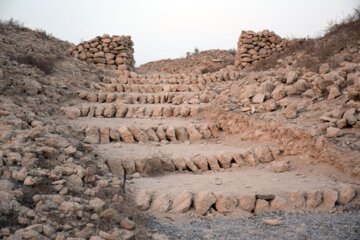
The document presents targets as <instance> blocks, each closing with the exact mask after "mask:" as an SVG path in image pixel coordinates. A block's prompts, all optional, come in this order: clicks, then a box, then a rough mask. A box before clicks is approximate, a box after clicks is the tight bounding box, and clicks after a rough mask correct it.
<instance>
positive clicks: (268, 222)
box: [263, 219, 282, 226]
mask: <svg viewBox="0 0 360 240" xmlns="http://www.w3.org/2000/svg"><path fill="white" fill-rule="evenodd" d="M263 223H264V224H266V225H270V226H279V225H281V224H282V221H281V220H280V219H264V220H263Z"/></svg>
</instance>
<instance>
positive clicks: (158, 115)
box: [65, 71, 357, 215]
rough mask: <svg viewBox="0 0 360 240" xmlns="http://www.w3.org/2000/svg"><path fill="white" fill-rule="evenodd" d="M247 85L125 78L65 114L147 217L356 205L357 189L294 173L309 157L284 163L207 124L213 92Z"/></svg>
mask: <svg viewBox="0 0 360 240" xmlns="http://www.w3.org/2000/svg"><path fill="white" fill-rule="evenodd" d="M240 78H241V76H240V75H239V74H237V73H236V72H229V71H221V72H218V73H215V74H203V75H180V74H176V75H160V74H154V75H136V74H134V73H126V74H124V75H120V76H118V77H117V78H103V79H102V82H101V83H96V84H94V85H93V87H92V90H90V89H89V90H86V91H85V90H84V91H80V92H78V95H79V98H80V99H81V100H80V103H79V104H77V105H75V106H72V107H71V111H70V110H69V111H66V110H65V113H67V115H68V117H69V119H71V120H70V123H71V124H72V125H73V126H75V128H76V129H78V131H79V132H80V133H81V134H82V135H83V137H84V138H83V141H84V143H87V144H91V146H93V148H94V149H95V151H97V153H98V154H99V155H101V156H102V157H103V158H105V159H106V160H107V164H108V167H109V168H110V170H111V171H112V172H113V173H114V174H116V175H118V176H120V177H123V176H124V175H126V176H127V177H126V179H127V182H126V185H127V190H128V191H129V192H131V193H132V194H133V196H134V199H135V201H136V205H137V207H138V209H140V210H143V211H149V212H150V213H159V214H165V213H169V214H183V213H185V212H196V214H199V215H205V214H209V213H211V212H213V211H216V212H219V213H232V212H237V211H245V212H250V213H260V212H262V211H272V210H282V211H303V210H305V209H311V210H319V211H322V210H329V209H333V208H334V206H336V205H339V204H341V205H344V204H348V203H349V202H351V201H352V200H353V199H354V198H356V191H357V189H356V187H355V186H354V185H352V184H345V183H342V182H341V181H338V180H336V179H334V178H332V177H331V176H330V175H327V174H323V173H320V172H317V171H313V170H311V166H310V167H309V166H307V167H304V166H301V167H299V168H298V167H295V165H296V164H297V163H298V162H304V159H301V158H302V157H303V156H287V155H284V153H283V151H282V148H281V146H278V145H276V143H275V142H274V141H271V140H267V141H257V142H254V141H246V140H245V141H244V140H239V139H236V136H235V137H232V138H229V135H228V133H227V132H225V131H224V130H223V129H222V126H221V124H220V123H219V122H218V121H217V120H215V121H214V120H212V121H211V120H208V119H207V118H205V117H204V116H206V114H207V109H208V108H210V107H211V102H212V101H213V100H214V99H215V98H216V97H217V93H216V92H215V91H214V90H213V89H214V88H213V87H214V86H215V85H216V84H221V83H222V82H224V81H236V80H239V79H240ZM68 113H69V114H68ZM74 113H76V114H75V115H76V116H75V117H73V115H74ZM232 139H234V140H232ZM309 169H310V170H309Z"/></svg>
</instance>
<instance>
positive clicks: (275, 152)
mask: <svg viewBox="0 0 360 240" xmlns="http://www.w3.org/2000/svg"><path fill="white" fill-rule="evenodd" d="M245 144H248V145H245ZM245 144H244V146H242V147H233V146H227V145H223V144H204V143H193V144H189V143H188V144H187V143H177V144H160V143H158V144H149V143H147V144H129V143H118V144H117V145H114V144H101V145H94V146H95V148H96V150H97V152H98V153H99V154H100V155H101V156H103V157H104V158H105V159H106V160H107V163H108V165H109V167H110V170H111V171H112V172H113V173H114V174H117V175H120V176H121V175H122V174H123V173H124V171H125V172H126V173H127V174H133V173H135V172H139V173H142V174H145V175H149V174H151V172H152V171H161V172H162V171H170V172H174V171H191V172H194V173H199V172H204V171H209V170H220V169H229V168H239V167H245V166H257V165H259V164H262V163H264V164H265V163H270V162H273V161H274V160H276V159H278V158H279V157H280V156H281V150H280V149H279V148H278V147H276V146H269V145H267V144H264V145H260V144H257V145H249V143H245ZM275 162H277V161H275ZM275 162H274V163H275ZM284 164H287V163H286V162H284ZM286 170H287V169H286V168H284V169H283V171H286Z"/></svg>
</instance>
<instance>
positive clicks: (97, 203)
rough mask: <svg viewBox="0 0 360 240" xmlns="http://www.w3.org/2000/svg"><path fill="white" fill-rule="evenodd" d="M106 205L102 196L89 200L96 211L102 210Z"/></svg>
mask: <svg viewBox="0 0 360 240" xmlns="http://www.w3.org/2000/svg"><path fill="white" fill-rule="evenodd" d="M104 205H105V202H104V201H103V200H101V199H100V198H95V199H92V200H90V201H89V206H90V207H92V208H93V209H94V210H95V212H99V211H100V210H102V208H103V206H104Z"/></svg>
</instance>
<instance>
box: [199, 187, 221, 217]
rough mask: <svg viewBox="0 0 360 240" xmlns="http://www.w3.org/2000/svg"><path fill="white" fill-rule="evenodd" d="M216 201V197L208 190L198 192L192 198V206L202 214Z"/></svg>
mask: <svg viewBox="0 0 360 240" xmlns="http://www.w3.org/2000/svg"><path fill="white" fill-rule="evenodd" d="M215 202H216V197H215V196H214V195H213V194H212V193H210V192H199V193H197V194H196V195H195V198H194V208H195V211H196V212H197V213H198V214H201V215H204V214H205V213H206V212H207V211H208V210H209V209H210V207H211V206H212V205H213V204H214V203H215Z"/></svg>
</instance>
